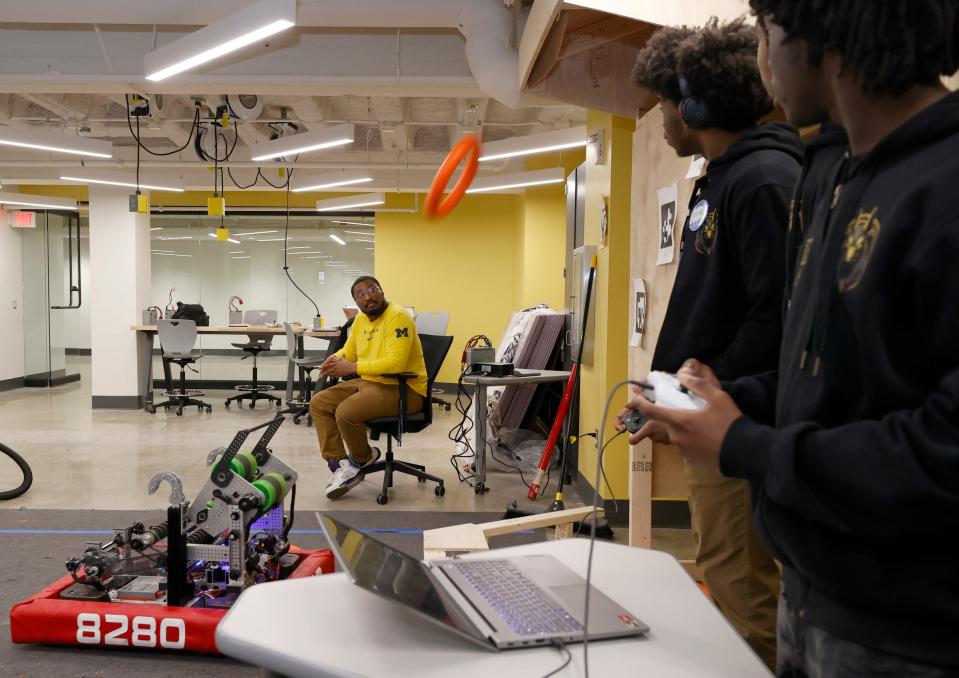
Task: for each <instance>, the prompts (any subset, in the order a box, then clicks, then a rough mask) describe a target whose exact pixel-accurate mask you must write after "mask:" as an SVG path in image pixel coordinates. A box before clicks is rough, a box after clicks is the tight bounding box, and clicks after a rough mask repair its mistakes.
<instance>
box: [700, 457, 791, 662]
mask: <svg viewBox="0 0 959 678" xmlns="http://www.w3.org/2000/svg"><path fill="white" fill-rule="evenodd" d="M686 482H687V484H688V485H689V511H690V514H691V516H692V527H693V537H694V539H695V540H696V565H697V566H698V567H699V571H700V572H701V573H702V576H703V580H704V582H705V583H706V586H707V587H708V588H709V591H710V593H711V594H712V596H713V599H714V600H715V601H716V604H717V605H718V606H719V609H720V610H721V611H722V613H723V614H724V615H725V616H726V619H728V620H729V622H730V623H731V624H732V625H733V626H734V627H735V628H736V630H737V631H739V633H740V635H742V637H743V638H744V639H745V640H746V642H747V643H749V646H750V647H752V649H753V651H754V652H756V654H758V655H759V656H760V658H762V660H763V661H764V662H765V663H766V665H767V666H769V667H770V668H771V669H775V666H776V603H777V600H778V598H779V567H778V566H777V564H776V561H775V560H773V558H772V556H770V555H769V554H768V553H767V552H766V549H765V548H764V547H763V545H762V544H761V543H760V541H759V538H758V537H757V536H756V532H755V530H753V526H752V515H753V514H752V504H751V501H750V491H749V484H748V483H747V482H746V481H745V480H738V479H732V478H726V477H724V476H722V475H719V474H718V473H710V472H709V471H704V470H702V469H698V468H692V467H690V466H688V465H687V466H686Z"/></svg>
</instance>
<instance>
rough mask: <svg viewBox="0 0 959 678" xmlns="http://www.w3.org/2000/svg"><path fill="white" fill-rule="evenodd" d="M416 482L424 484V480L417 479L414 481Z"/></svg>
mask: <svg viewBox="0 0 959 678" xmlns="http://www.w3.org/2000/svg"><path fill="white" fill-rule="evenodd" d="M416 482H418V483H425V482H426V478H417V479H416Z"/></svg>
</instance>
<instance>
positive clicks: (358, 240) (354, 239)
mask: <svg viewBox="0 0 959 678" xmlns="http://www.w3.org/2000/svg"><path fill="white" fill-rule="evenodd" d="M353 242H376V241H375V240H361V239H360V238H353Z"/></svg>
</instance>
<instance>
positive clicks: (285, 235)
mask: <svg viewBox="0 0 959 678" xmlns="http://www.w3.org/2000/svg"><path fill="white" fill-rule="evenodd" d="M293 162H296V158H294V159H293ZM257 171H259V170H257ZM261 176H262V175H261ZM292 178H293V168H289V169H287V173H286V225H285V226H284V228H283V272H284V273H286V277H287V278H288V279H289V281H290V283H291V284H292V285H293V287H295V288H296V289H298V290H299V291H300V294H302V295H303V296H304V297H306V300H307V301H309V302H310V303H311V304H313V308H315V309H316V315H317V316H319V315H320V307H319V306H317V305H316V302H315V301H313V299H312V298H311V297H310V295H309V294H307V293H306V292H304V291H303V288H302V287H300V286H299V285H297V284H296V281H295V280H294V279H293V276H292V275H290V266H289V263H288V261H287V257H288V256H289V251H290V248H289V246H288V245H289V242H290V179H292ZM267 183H270V182H267ZM270 185H271V186H272V184H270Z"/></svg>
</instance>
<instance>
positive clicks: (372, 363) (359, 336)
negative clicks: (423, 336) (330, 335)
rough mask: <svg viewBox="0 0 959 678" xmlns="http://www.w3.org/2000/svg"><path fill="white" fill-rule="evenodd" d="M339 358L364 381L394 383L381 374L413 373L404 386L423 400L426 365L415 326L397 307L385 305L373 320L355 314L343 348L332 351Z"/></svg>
mask: <svg viewBox="0 0 959 678" xmlns="http://www.w3.org/2000/svg"><path fill="white" fill-rule="evenodd" d="M336 355H338V356H339V357H341V358H346V359H347V360H349V361H350V362H355V363H356V371H357V373H358V374H359V375H360V376H361V377H362V378H363V379H366V380H367V381H375V382H379V383H381V384H397V383H399V382H398V381H397V380H396V379H388V378H386V377H381V376H380V375H381V374H397V373H399V372H415V373H416V377H415V378H414V379H410V380H409V381H408V382H407V384H408V385H409V387H410V388H411V389H413V390H414V391H416V392H417V393H419V394H420V395H421V396H423V397H426V382H427V378H426V363H424V362H423V346H422V344H420V337H419V335H418V334H417V333H416V324H415V323H414V322H413V319H412V318H411V317H410V316H409V314H408V313H407V312H406V311H405V310H404V309H403V307H401V306H397V305H396V304H389V305H388V306H387V307H386V310H385V311H383V313H382V314H381V315H380V317H378V318H377V319H376V320H370V319H369V318H368V317H367V316H366V314H365V313H362V312H361V313H357V314H356V320H354V321H353V328H352V329H351V331H350V336H349V337H348V338H347V340H346V345H345V346H344V347H343V348H341V349H340V350H339V351H337V352H336Z"/></svg>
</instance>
